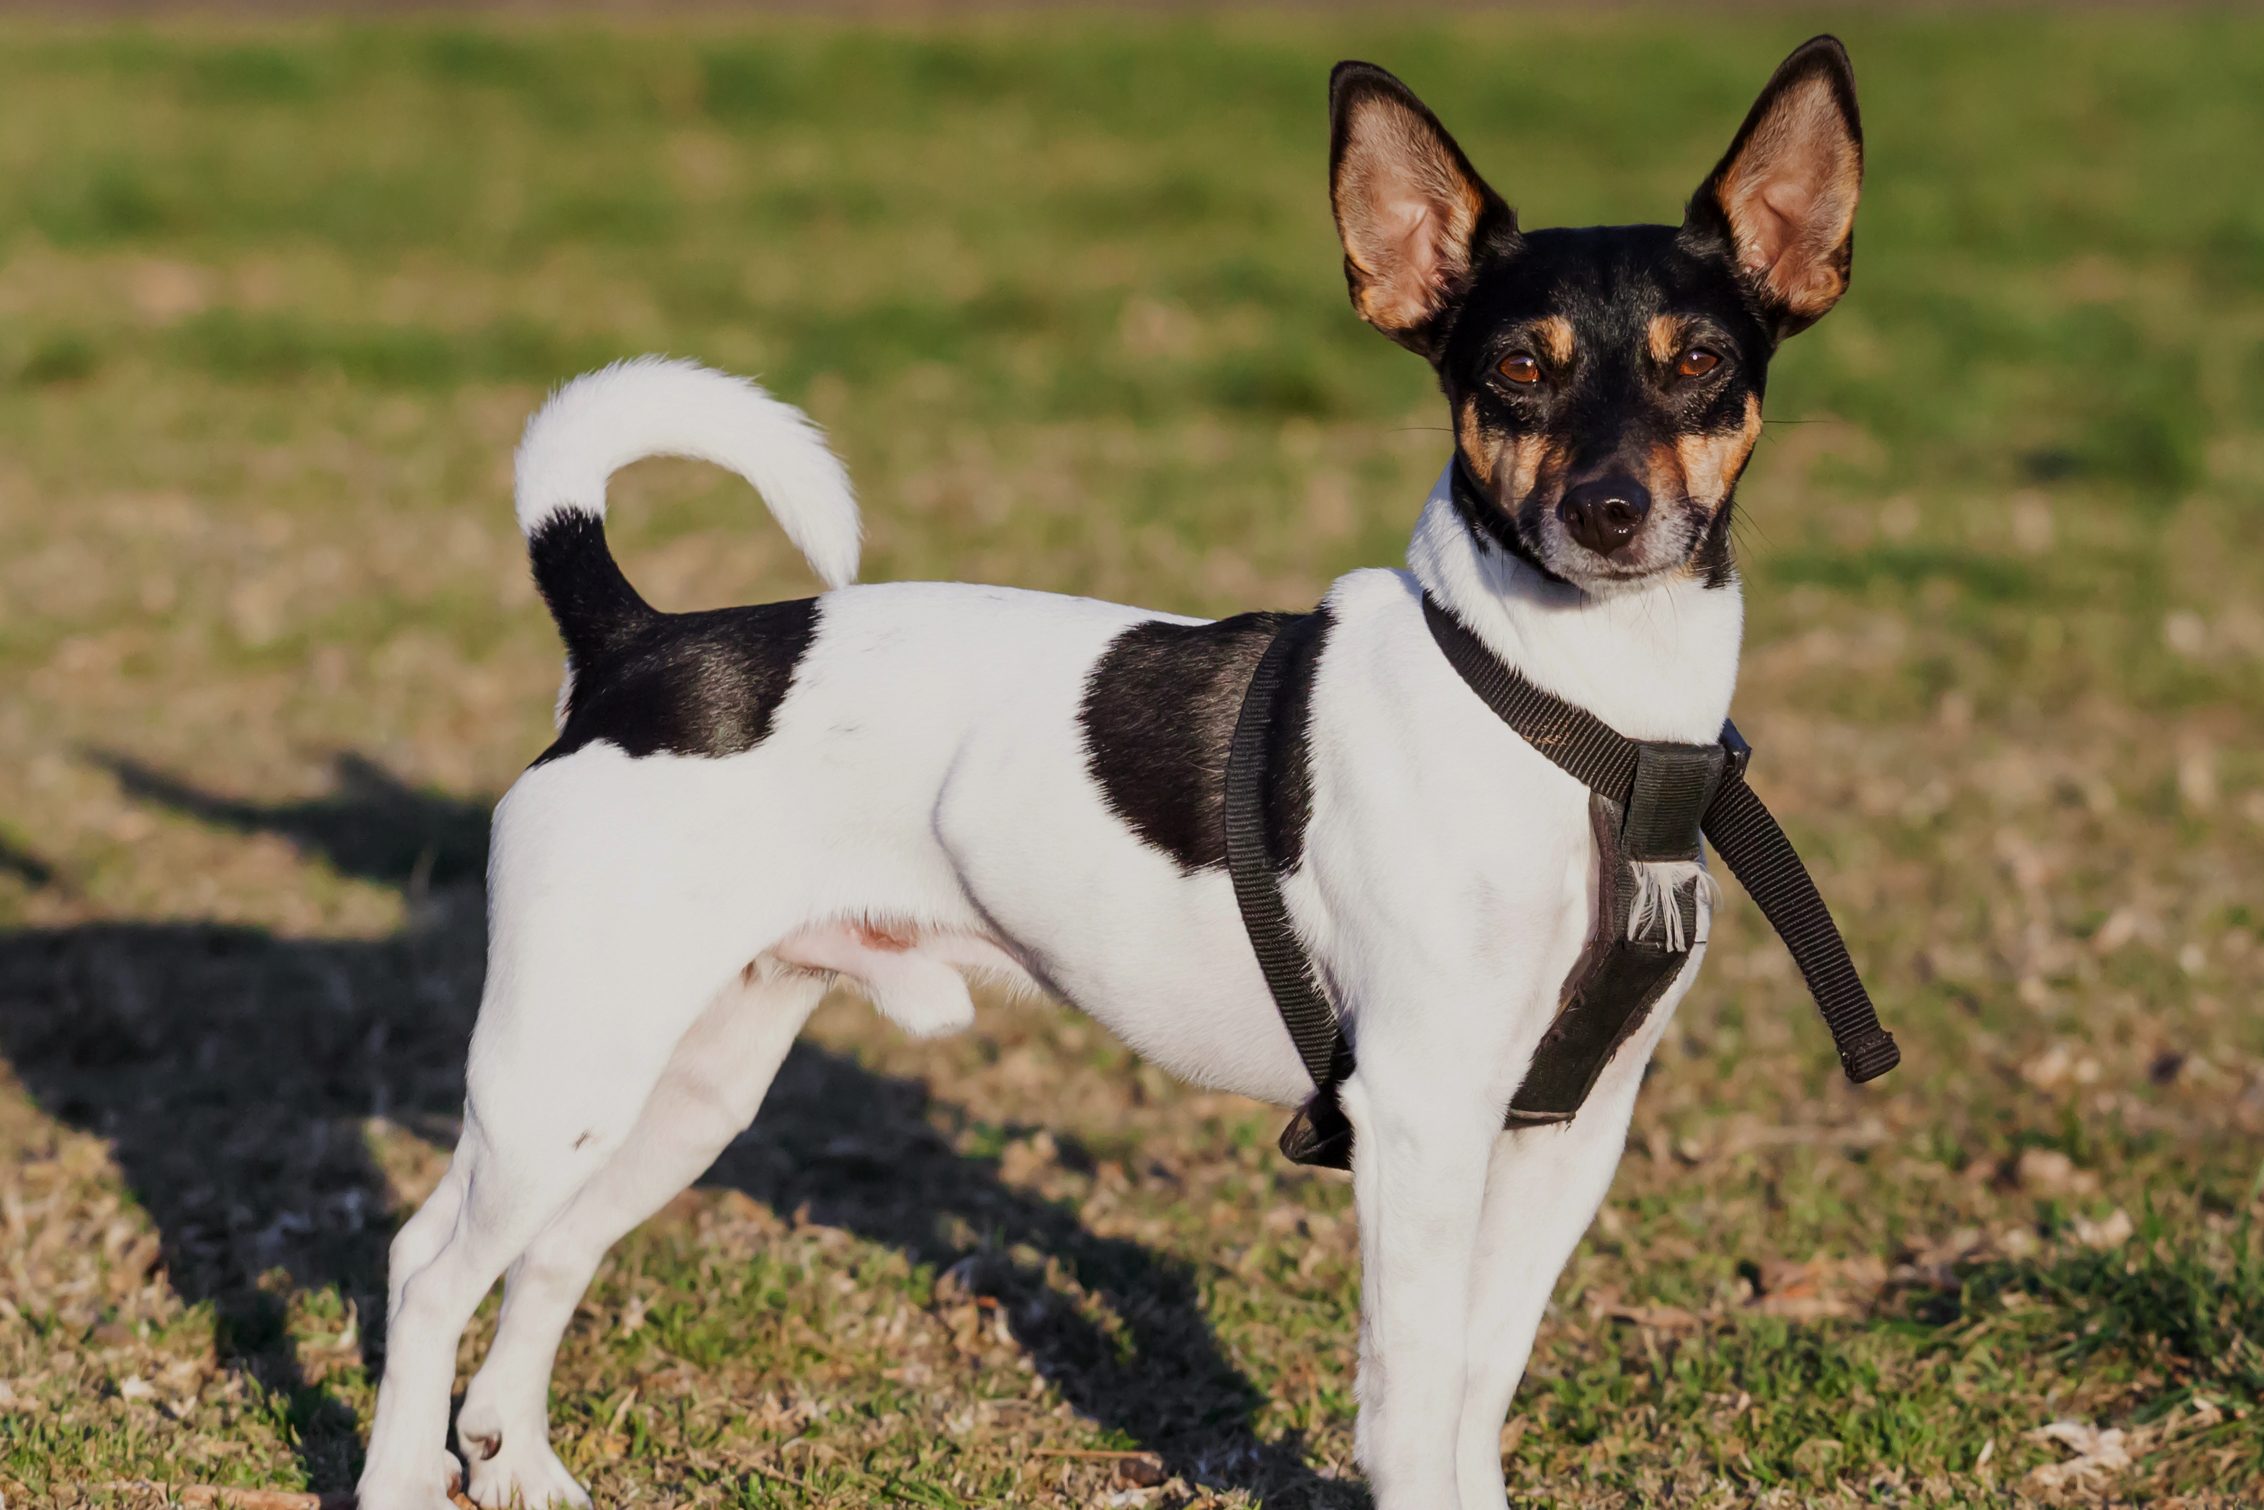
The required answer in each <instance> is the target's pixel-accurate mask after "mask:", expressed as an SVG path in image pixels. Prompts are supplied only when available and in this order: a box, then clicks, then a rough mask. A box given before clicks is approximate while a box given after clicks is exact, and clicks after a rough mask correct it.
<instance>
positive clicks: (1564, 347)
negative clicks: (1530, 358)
mask: <svg viewBox="0 0 2264 1510" xmlns="http://www.w3.org/2000/svg"><path fill="white" fill-rule="evenodd" d="M1533 339H1534V340H1535V341H1537V342H1538V343H1539V344H1540V347H1541V355H1543V356H1545V357H1547V358H1548V359H1549V360H1550V361H1551V362H1552V363H1554V364H1555V365H1557V366H1559V367H1564V366H1567V365H1569V364H1570V363H1571V361H1572V322H1571V321H1570V320H1567V319H1566V318H1565V317H1564V316H1562V315H1549V316H1546V317H1545V318H1543V319H1540V320H1536V321H1535V322H1534V323H1533Z"/></svg>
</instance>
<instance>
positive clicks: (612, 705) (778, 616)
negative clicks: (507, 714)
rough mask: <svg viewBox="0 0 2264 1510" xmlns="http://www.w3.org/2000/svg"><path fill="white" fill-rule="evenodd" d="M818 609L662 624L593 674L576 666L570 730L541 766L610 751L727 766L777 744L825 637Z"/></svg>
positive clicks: (684, 617) (808, 603)
mask: <svg viewBox="0 0 2264 1510" xmlns="http://www.w3.org/2000/svg"><path fill="white" fill-rule="evenodd" d="M817 627H818V600H817V599H815V598H801V599H797V600H796V601H794V602H790V603H759V604H756V605H754V606H753V607H749V608H719V609H714V610H711V611H709V612H705V613H672V614H657V615H655V616H654V617H653V618H652V619H651V620H649V621H648V622H646V623H645V624H643V625H640V626H639V627H637V628H636V629H635V630H634V631H633V632H632V633H631V634H629V635H628V636H627V637H626V638H625V639H624V640H623V641H622V642H621V643H620V644H618V645H616V646H613V647H611V648H609V649H608V651H607V653H606V654H605V655H604V657H603V658H602V659H601V660H600V661H599V662H598V663H597V664H595V665H587V666H585V665H583V664H581V663H580V662H579V661H577V662H576V663H575V665H574V687H573V691H572V693H571V695H570V696H569V697H568V699H567V705H566V724H565V727H564V728H562V729H561V730H559V733H558V739H557V741H556V742H555V743H554V744H552V745H551V747H550V748H549V749H547V750H545V751H543V752H542V755H541V756H540V757H539V758H538V759H537V760H536V761H535V764H536V765H541V764H543V763H544V762H545V761H551V760H556V759H558V758H559V757H561V756H564V755H571V754H573V753H574V752H575V751H576V750H579V749H581V748H582V747H583V746H584V745H589V744H595V743H598V742H600V741H603V742H604V743H607V744H612V745H618V746H620V747H621V749H622V750H624V751H626V752H627V753H629V754H630V755H639V756H642V755H659V754H669V755H704V756H708V757H711V758H720V757H722V756H725V755H738V754H743V753H744V752H746V751H748V750H751V749H753V748H754V747H755V746H757V745H759V744H761V743H762V742H763V740H765V739H766V738H768V737H769V735H770V729H771V721H772V719H773V718H774V717H775V716H776V715H777V713H778V705H779V704H780V703H782V702H784V701H785V700H786V694H787V692H788V690H789V689H790V688H792V686H793V685H794V672H795V669H796V668H797V667H798V666H800V664H801V662H802V656H803V655H804V653H806V652H807V651H808V650H809V648H810V642H811V641H812V640H813V639H815V638H816V637H817Z"/></svg>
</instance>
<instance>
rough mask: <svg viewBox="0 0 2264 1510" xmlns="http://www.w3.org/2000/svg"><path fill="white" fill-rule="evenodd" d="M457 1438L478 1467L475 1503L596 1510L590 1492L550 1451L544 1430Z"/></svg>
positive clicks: (505, 1509)
mask: <svg viewBox="0 0 2264 1510" xmlns="http://www.w3.org/2000/svg"><path fill="white" fill-rule="evenodd" d="M457 1439H458V1440H459V1441H460V1442H461V1443H462V1445H463V1448H464V1460H465V1461H466V1462H467V1463H469V1464H471V1466H472V1482H471V1486H470V1488H469V1489H467V1490H466V1491H465V1492H466V1493H467V1494H469V1495H470V1496H471V1499H472V1503H473V1504H475V1505H482V1506H485V1507H487V1510H513V1507H523V1510H544V1507H545V1506H552V1505H569V1506H572V1507H573V1510H590V1497H589V1495H588V1493H587V1492H585V1491H584V1490H583V1488H582V1486H581V1485H580V1484H578V1483H576V1482H574V1475H572V1474H571V1473H568V1472H567V1471H566V1465H565V1464H564V1463H561V1462H559V1461H558V1454H557V1453H555V1452H552V1451H551V1450H550V1443H549V1442H548V1441H546V1440H544V1438H543V1432H542V1428H541V1427H539V1426H531V1427H523V1428H521V1429H519V1430H517V1431H505V1430H496V1431H492V1432H483V1433H479V1434H476V1435H475V1434H474V1433H472V1432H469V1431H465V1430H463V1429H462V1428H461V1427H459V1429H458V1432H457Z"/></svg>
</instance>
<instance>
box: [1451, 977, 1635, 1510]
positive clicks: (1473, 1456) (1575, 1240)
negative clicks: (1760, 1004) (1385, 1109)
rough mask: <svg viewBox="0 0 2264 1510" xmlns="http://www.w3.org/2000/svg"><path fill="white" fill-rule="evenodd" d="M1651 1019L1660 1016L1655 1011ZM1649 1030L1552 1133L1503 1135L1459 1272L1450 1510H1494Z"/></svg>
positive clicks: (1620, 1131)
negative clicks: (1537, 1348) (1509, 1433)
mask: <svg viewBox="0 0 2264 1510" xmlns="http://www.w3.org/2000/svg"><path fill="white" fill-rule="evenodd" d="M1660 1015H1661V1016H1662V1017H1663V1016H1664V1014H1663V1013H1662V1014H1660ZM1655 1037H1656V1028H1654V1029H1653V1031H1652V1032H1651V1033H1650V1034H1647V1035H1644V1036H1643V1037H1642V1038H1641V1039H1640V1041H1639V1042H1638V1043H1634V1044H1629V1045H1627V1046H1626V1047H1625V1048H1623V1049H1622V1050H1621V1051H1620V1054H1619V1057H1618V1058H1617V1059H1616V1060H1615V1061H1614V1062H1613V1063H1612V1064H1611V1065H1610V1066H1609V1067H1608V1068H1607V1069H1606V1070H1605V1072H1604V1075H1603V1077H1602V1079H1600V1080H1599V1081H1598V1082H1597V1084H1596V1087H1595V1089H1594V1090H1593V1091H1592V1092H1590V1094H1589V1097H1588V1101H1587V1104H1586V1105H1584V1106H1583V1107H1581V1108H1580V1113H1579V1115H1578V1116H1576V1117H1575V1118H1573V1120H1572V1121H1571V1122H1569V1123H1567V1124H1565V1125H1563V1126H1561V1127H1532V1128H1523V1129H1519V1130H1517V1131H1513V1132H1505V1133H1502V1134H1501V1135H1500V1137H1499V1139H1498V1140H1497V1141H1496V1143H1495V1145H1494V1155H1493V1161H1492V1164H1491V1167H1490V1168H1489V1170H1488V1173H1487V1180H1486V1205H1485V1213H1484V1216H1483V1217H1482V1218H1481V1221H1480V1227H1479V1236H1478V1247H1477V1252H1476V1255H1475V1259H1474V1263H1473V1266H1472V1269H1471V1273H1470V1330H1469V1339H1468V1350H1467V1358H1468V1364H1467V1379H1466V1385H1465V1389H1464V1393H1463V1402H1462V1429H1461V1435H1460V1439H1459V1442H1458V1445H1457V1448H1456V1454H1455V1462H1456V1472H1457V1474H1458V1476H1459V1478H1460V1483H1461V1491H1462V1501H1461V1510H1501V1507H1503V1506H1506V1505H1507V1504H1508V1503H1509V1500H1508V1496H1507V1493H1506V1492H1505V1490H1504V1488H1503V1484H1502V1464H1501V1429H1502V1422H1503V1421H1504V1420H1506V1419H1507V1418H1508V1415H1509V1407H1510V1402H1511V1400H1512V1399H1513V1398H1514V1397H1515V1396H1516V1393H1517V1384H1518V1381H1519V1380H1520V1379H1521V1378H1522V1377H1523V1376H1524V1373H1525V1364H1526V1360H1527V1358H1528V1356H1529V1355H1530V1354H1531V1353H1532V1351H1533V1334H1534V1333H1535V1332H1536V1331H1537V1330H1538V1329H1539V1327H1540V1324H1541V1313H1542V1312H1543V1311H1544V1310H1545V1309H1546V1308H1547V1306H1548V1303H1549V1295H1550V1292H1551V1291H1552V1290H1554V1289H1555V1287H1556V1279H1557V1275H1558V1273H1559V1272H1560V1271H1561V1270H1562V1269H1563V1268H1564V1265H1565V1261H1566V1260H1567V1259H1569V1258H1571V1256H1572V1250H1573V1249H1574V1248H1576V1247H1577V1246H1579V1243H1580V1236H1581V1234H1582V1233H1583V1232H1585V1231H1587V1230H1588V1224H1589V1222H1590V1221H1592V1220H1593V1219H1594V1218H1595V1215H1596V1208H1597V1207H1598V1206H1600V1205H1601V1204H1602V1203H1603V1199H1604V1194H1605V1192H1606V1191H1607V1190H1609V1189H1610V1188H1611V1182H1612V1173H1613V1171H1614V1170H1616V1169H1617V1168H1618V1167H1619V1158H1620V1153H1621V1150H1622V1149H1623V1148H1624V1147H1625V1145H1626V1142H1627V1123H1628V1118H1629V1116H1630V1114H1631V1113H1632V1112H1633V1111H1634V1109H1635V1092H1636V1088H1637V1087H1638V1086H1639V1085H1640V1084H1641V1083H1642V1079H1643V1065H1644V1062H1645V1061H1646V1060H1648V1059H1649V1058H1650V1057H1651V1054H1650V1048H1651V1042H1652V1041H1653V1039H1654V1038H1655Z"/></svg>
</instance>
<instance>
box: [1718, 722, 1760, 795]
mask: <svg viewBox="0 0 2264 1510" xmlns="http://www.w3.org/2000/svg"><path fill="white" fill-rule="evenodd" d="M1722 748H1723V749H1724V750H1727V751H1728V752H1729V773H1730V774H1731V775H1732V776H1735V777H1736V778H1737V779H1738V780H1740V781H1743V780H1744V779H1745V768H1746V767H1747V766H1749V765H1751V764H1752V763H1753V747H1752V746H1751V745H1749V744H1747V743H1746V742H1745V736H1744V735H1742V734H1740V733H1738V732H1737V725H1736V724H1734V723H1731V722H1730V721H1729V720H1728V719H1726V718H1725V719H1723V720H1722Z"/></svg>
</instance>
